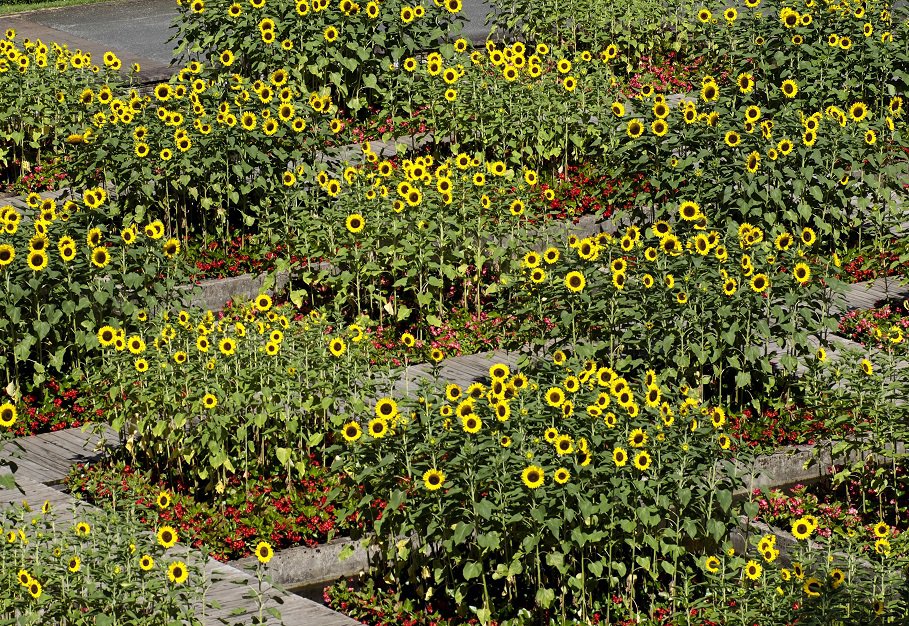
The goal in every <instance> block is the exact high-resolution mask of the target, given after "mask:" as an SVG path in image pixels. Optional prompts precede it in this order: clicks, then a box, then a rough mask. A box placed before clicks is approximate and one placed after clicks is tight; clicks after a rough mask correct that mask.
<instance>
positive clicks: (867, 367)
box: [861, 359, 874, 376]
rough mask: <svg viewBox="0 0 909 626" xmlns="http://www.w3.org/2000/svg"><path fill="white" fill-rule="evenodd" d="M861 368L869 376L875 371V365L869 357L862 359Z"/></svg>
mask: <svg viewBox="0 0 909 626" xmlns="http://www.w3.org/2000/svg"><path fill="white" fill-rule="evenodd" d="M861 368H862V371H863V372H864V373H865V374H866V375H867V376H871V374H872V372H874V365H873V364H872V363H871V361H869V360H868V359H862V361H861Z"/></svg>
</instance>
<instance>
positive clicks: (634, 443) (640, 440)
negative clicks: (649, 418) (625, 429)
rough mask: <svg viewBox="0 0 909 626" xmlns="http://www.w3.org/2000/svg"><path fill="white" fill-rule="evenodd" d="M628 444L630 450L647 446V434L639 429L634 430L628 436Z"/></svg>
mask: <svg viewBox="0 0 909 626" xmlns="http://www.w3.org/2000/svg"><path fill="white" fill-rule="evenodd" d="M628 443H629V445H631V447H632V448H643V447H644V446H645V445H646V444H647V433H645V432H644V431H643V430H642V429H640V428H635V429H634V430H632V431H631V434H629V435H628Z"/></svg>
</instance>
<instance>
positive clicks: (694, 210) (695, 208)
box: [662, 200, 701, 247]
mask: <svg viewBox="0 0 909 626" xmlns="http://www.w3.org/2000/svg"><path fill="white" fill-rule="evenodd" d="M679 216H680V217H681V218H682V219H683V220H685V221H686V222H694V221H697V220H698V219H699V218H700V217H701V206H700V205H699V204H698V203H697V202H692V201H691V200H685V201H684V202H682V203H681V204H679ZM662 237H663V239H666V238H667V237H671V235H670V234H669V233H668V231H667V233H666V234H665V235H663V236H662ZM676 241H678V240H677V239H676ZM664 247H665V246H664Z"/></svg>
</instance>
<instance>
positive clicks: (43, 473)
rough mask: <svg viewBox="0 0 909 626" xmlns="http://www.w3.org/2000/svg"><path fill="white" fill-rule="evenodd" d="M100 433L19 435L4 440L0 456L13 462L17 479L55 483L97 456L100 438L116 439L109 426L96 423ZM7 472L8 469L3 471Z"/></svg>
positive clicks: (68, 431) (72, 430) (69, 431)
mask: <svg viewBox="0 0 909 626" xmlns="http://www.w3.org/2000/svg"><path fill="white" fill-rule="evenodd" d="M96 427H97V428H99V429H100V432H95V427H93V428H92V429H91V430H88V429H86V430H84V431H83V430H81V429H78V428H67V429H64V430H58V431H55V432H51V433H44V434H41V435H32V436H30V437H20V438H18V439H15V440H14V442H13V443H7V444H6V446H5V447H4V448H3V450H2V451H0V458H3V459H5V460H8V461H11V462H13V463H15V464H16V472H15V475H16V480H22V479H25V480H32V481H34V482H36V483H39V484H45V485H57V484H60V483H62V482H63V479H64V478H66V475H67V474H68V473H69V470H70V468H71V467H72V466H74V465H76V464H77V463H84V462H86V461H90V460H92V459H95V458H97V457H98V456H99V455H100V445H101V443H102V441H117V434H116V433H115V432H114V430H113V429H111V428H110V427H109V426H106V425H101V426H96ZM0 471H5V472H6V473H9V470H8V469H6V468H4V469H3V470H0Z"/></svg>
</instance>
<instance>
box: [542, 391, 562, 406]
mask: <svg viewBox="0 0 909 626" xmlns="http://www.w3.org/2000/svg"><path fill="white" fill-rule="evenodd" d="M545 398H546V404H548V405H549V406H551V407H555V408H559V407H561V406H562V404H563V403H564V402H565V392H564V391H562V388H561V387H550V388H549V389H548V390H547V391H546V394H545Z"/></svg>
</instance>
